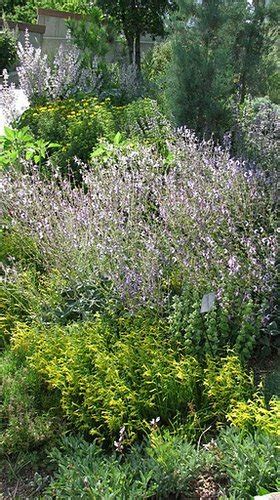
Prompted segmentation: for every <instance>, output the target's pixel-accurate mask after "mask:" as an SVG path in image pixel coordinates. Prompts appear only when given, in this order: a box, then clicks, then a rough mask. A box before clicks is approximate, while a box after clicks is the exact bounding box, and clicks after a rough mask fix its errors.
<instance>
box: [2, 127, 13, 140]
mask: <svg viewBox="0 0 280 500" xmlns="http://www.w3.org/2000/svg"><path fill="white" fill-rule="evenodd" d="M4 132H5V137H6V138H7V139H9V141H13V140H14V139H15V131H14V130H13V129H12V128H10V127H4Z"/></svg>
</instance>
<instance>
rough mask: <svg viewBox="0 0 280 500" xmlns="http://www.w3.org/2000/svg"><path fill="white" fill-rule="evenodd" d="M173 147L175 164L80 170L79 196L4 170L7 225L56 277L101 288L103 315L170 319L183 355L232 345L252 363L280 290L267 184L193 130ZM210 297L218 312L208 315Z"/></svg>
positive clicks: (140, 160) (145, 159)
mask: <svg viewBox="0 0 280 500" xmlns="http://www.w3.org/2000/svg"><path fill="white" fill-rule="evenodd" d="M168 147H169V150H170V153H171V155H172V161H171V162H170V163H169V164H168V166H167V165H166V162H165V160H164V159H162V158H161V157H160V156H159V155H158V154H157V153H156V152H155V150H154V149H153V148H151V147H141V148H138V149H136V150H135V149H130V148H129V147H128V148H126V149H125V151H123V150H122V149H118V148H116V149H115V151H114V155H112V156H111V157H110V156H109V157H108V156H106V158H105V159H103V160H102V159H100V158H96V159H95V160H94V163H93V165H92V166H91V168H90V169H89V168H88V167H87V166H86V165H84V164H82V163H81V162H80V164H79V168H80V175H81V179H82V182H81V184H79V185H74V186H73V178H72V177H71V174H69V178H67V177H64V178H62V177H61V176H60V174H59V171H55V172H53V175H52V177H51V178H50V177H48V178H47V179H45V178H44V177H43V176H42V175H41V174H40V172H39V171H38V168H37V167H36V166H34V165H32V166H29V167H28V168H27V169H26V172H25V173H24V172H23V173H20V174H18V173H17V174H16V175H15V174H14V173H13V171H9V172H6V173H5V175H4V176H3V179H2V188H1V189H2V194H1V196H2V200H3V202H2V206H3V212H4V216H5V220H7V221H8V224H9V226H10V228H11V230H12V231H14V232H18V233H19V234H21V235H22V236H24V237H26V238H32V239H33V240H34V242H35V243H36V246H37V248H38V249H39V252H40V255H41V258H42V260H43V261H44V266H45V268H46V269H48V270H49V272H51V270H54V269H56V270H59V272H60V274H61V276H62V277H63V280H66V281H68V282H69V283H87V284H90V288H91V290H92V289H97V290H101V291H102V293H101V297H102V302H103V305H102V307H103V308H105V309H106V308H113V309H115V310H116V309H118V310H119V308H121V310H123V311H128V312H130V313H134V312H136V311H139V310H141V309H143V308H144V309H148V310H149V311H152V312H153V314H158V315H166V313H167V314H168V315H169V323H170V329H171V332H172V333H173V335H175V337H176V335H177V336H178V338H181V337H182V336H183V339H184V345H185V348H187V349H188V348H190V349H194V350H195V349H197V350H199V349H200V348H201V345H202V343H203V342H204V344H203V345H205V348H206V352H208V351H209V350H210V353H211V352H212V353H216V352H218V351H219V349H220V348H221V346H223V347H224V346H226V345H228V344H230V345H233V346H235V347H236V349H237V350H238V352H239V353H243V355H244V357H248V356H249V355H250V353H251V352H252V349H253V347H254V345H255V343H256V341H257V340H258V336H259V335H260V328H261V322H262V318H263V317H264V315H265V312H266V311H267V307H268V300H269V296H270V290H271V287H272V283H273V280H274V269H275V259H276V235H275V222H274V215H273V210H272V207H271V200H270V198H269V197H268V196H267V183H266V178H265V176H264V175H263V174H262V173H261V172H250V171H248V170H246V169H244V166H243V164H242V163H241V162H240V161H238V160H235V159H233V158H231V157H230V155H229V152H228V151H225V150H223V149H222V148H220V147H216V146H214V145H213V143H212V142H211V141H208V142H206V141H204V142H201V143H200V142H198V140H197V139H196V137H195V136H194V135H193V134H192V133H191V132H190V131H188V130H186V129H182V130H180V131H178V132H177V133H176V134H175V135H174V136H173V137H172V138H171V139H170V140H169V144H168ZM77 161H78V160H77ZM74 286H75V285H74ZM207 292H215V294H216V303H215V307H214V309H213V310H212V311H210V312H209V313H207V316H202V315H201V313H200V303H201V299H202V297H203V295H204V294H205V293H207ZM85 293H86V292H85ZM205 335H206V337H205ZM205 338H206V339H207V340H206V341H205ZM203 339H204V340H203Z"/></svg>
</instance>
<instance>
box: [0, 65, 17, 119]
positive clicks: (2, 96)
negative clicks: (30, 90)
mask: <svg viewBox="0 0 280 500" xmlns="http://www.w3.org/2000/svg"><path fill="white" fill-rule="evenodd" d="M0 109H1V113H2V114H3V116H4V118H5V122H6V124H10V123H12V122H13V121H14V120H16V118H17V117H18V115H19V113H18V110H17V106H16V88H15V84H14V83H11V84H9V75H8V71H7V70H6V69H4V70H3V84H2V85H0Z"/></svg>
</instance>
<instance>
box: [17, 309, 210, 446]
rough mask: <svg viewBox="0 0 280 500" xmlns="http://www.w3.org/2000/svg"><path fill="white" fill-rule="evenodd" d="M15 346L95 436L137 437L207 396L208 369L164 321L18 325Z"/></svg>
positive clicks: (74, 419) (183, 413)
mask: <svg viewBox="0 0 280 500" xmlns="http://www.w3.org/2000/svg"><path fill="white" fill-rule="evenodd" d="M12 348H13V351H14V352H15V353H17V355H19V356H20V357H22V356H26V357H27V359H28V363H29V365H30V366H31V368H32V369H34V370H35V371H37V373H38V374H40V376H41V377H42V378H43V380H45V382H46V383H47V384H48V385H49V387H51V388H53V389H57V390H59V391H60V394H61V405H62V408H63V411H64V413H65V414H66V415H67V417H69V419H70V420H71V421H72V422H73V423H74V424H76V425H77V426H78V427H79V428H80V429H84V430H86V431H87V432H89V433H91V434H92V435H97V436H101V435H102V436H103V437H106V436H107V437H108V436H115V435H116V434H117V433H118V431H119V429H120V428H121V427H122V426H123V425H125V426H126V429H127V433H128V435H130V436H131V437H132V436H133V435H135V434H137V433H139V432H143V431H144V430H145V429H147V428H148V427H149V421H151V420H152V419H153V418H156V417H160V419H161V422H162V423H163V424H167V423H168V422H170V421H171V420H172V419H174V418H175V417H176V415H178V414H181V416H182V418H183V419H185V420H187V419H188V418H193V417H192V415H191V412H190V408H196V407H198V404H199V400H200V387H201V386H200V380H201V375H202V371H201V367H200V366H199V364H198V362H197V361H196V360H195V359H194V358H193V357H191V356H187V357H184V356H182V355H179V354H177V352H176V350H174V349H172V347H171V346H170V345H169V342H168V340H166V338H165V336H164V328H163V326H162V325H160V324H158V323H157V324H153V323H152V322H151V321H150V322H148V321H145V320H143V321H142V323H141V322H140V321H139V322H137V321H132V320H119V323H118V325H117V327H116V326H114V327H113V326H112V325H111V324H110V323H108V322H107V321H106V320H104V319H102V318H101V317H99V316H96V318H95V320H94V321H91V322H84V323H75V324H72V325H69V326H66V327H61V326H58V325H53V326H50V327H47V326H41V327H31V326H27V325H23V324H18V325H17V328H16V329H15V331H14V335H13V339H12Z"/></svg>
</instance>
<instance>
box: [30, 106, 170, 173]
mask: <svg viewBox="0 0 280 500" xmlns="http://www.w3.org/2000/svg"><path fill="white" fill-rule="evenodd" d="M20 126H21V127H24V126H29V127H30V129H31V130H32V132H33V133H34V134H35V136H36V137H38V138H43V139H44V140H47V141H49V142H51V143H53V142H55V143H57V142H58V143H59V144H60V145H61V150H60V151H59V152H57V153H56V152H55V153H54V154H53V155H52V158H53V162H55V163H56V164H58V165H62V166H66V165H67V163H69V162H70V163H71V165H72V166H73V165H74V163H73V157H74V156H75V157H78V158H79V159H81V160H82V161H85V162H87V161H88V160H89V159H90V154H91V153H92V150H93V149H94V148H95V147H96V146H97V144H98V140H99V139H105V140H107V141H109V142H113V141H114V137H115V136H116V133H117V132H118V131H120V132H121V134H122V136H123V137H124V139H126V138H132V139H135V138H138V139H141V141H145V142H148V143H152V144H156V145H157V146H158V149H159V152H163V153H166V152H165V149H166V146H165V137H166V135H167V134H169V133H170V127H169V125H168V122H167V121H166V120H165V118H164V117H163V115H162V114H161V113H160V111H159V110H158V108H157V105H156V103H155V101H152V100H150V99H139V100H138V101H135V102H133V103H131V104H129V105H127V106H112V105H111V103H110V100H109V99H106V100H105V101H103V102H99V101H98V99H97V98H86V99H82V100H80V101H79V100H75V99H65V100H63V101H53V102H50V103H47V104H45V105H43V106H34V107H32V108H30V109H28V110H27V111H26V112H25V113H24V114H23V116H22V118H21V120H20Z"/></svg>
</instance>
